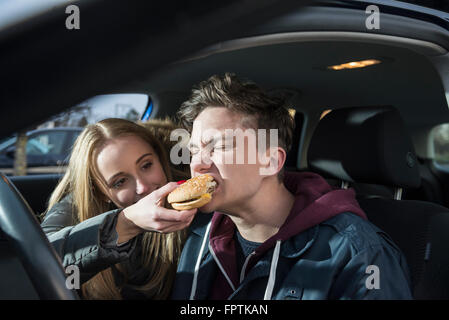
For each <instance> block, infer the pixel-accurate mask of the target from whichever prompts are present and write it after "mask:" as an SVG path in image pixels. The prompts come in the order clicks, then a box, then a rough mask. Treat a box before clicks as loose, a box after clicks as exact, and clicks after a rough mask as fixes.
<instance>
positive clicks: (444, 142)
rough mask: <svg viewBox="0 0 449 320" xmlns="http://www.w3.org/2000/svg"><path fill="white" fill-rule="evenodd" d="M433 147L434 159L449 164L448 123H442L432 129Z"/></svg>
mask: <svg viewBox="0 0 449 320" xmlns="http://www.w3.org/2000/svg"><path fill="white" fill-rule="evenodd" d="M432 137H433V148H434V151H435V161H436V162H438V163H442V164H449V123H444V124H442V125H439V126H437V127H435V128H434V129H433V132H432Z"/></svg>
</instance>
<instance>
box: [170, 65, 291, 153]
mask: <svg viewBox="0 0 449 320" xmlns="http://www.w3.org/2000/svg"><path fill="white" fill-rule="evenodd" d="M207 107H225V108H227V109H229V110H230V111H233V112H235V113H238V114H241V115H242V116H244V125H245V126H246V127H250V128H253V129H256V130H257V129H267V130H269V129H277V130H278V144H279V146H280V147H281V148H283V149H284V150H285V152H288V151H289V150H290V148H291V144H292V136H293V131H294V121H293V118H292V116H291V115H290V113H289V112H288V110H287V108H285V107H284V101H283V100H282V99H280V98H278V97H274V96H270V95H268V94H267V93H266V92H265V90H263V89H262V88H260V87H259V86H257V85H256V84H255V83H253V82H249V81H241V80H239V79H238V78H237V77H236V75H235V74H233V73H226V74H225V75H224V76H218V75H214V76H212V77H210V78H209V79H207V80H205V81H202V82H200V83H199V84H198V86H196V87H194V88H193V90H192V94H191V96H190V98H189V99H188V100H187V101H185V102H184V103H183V104H182V105H181V108H180V110H179V111H178V117H179V120H180V121H181V124H182V125H183V126H184V127H185V128H186V129H188V130H189V131H191V130H192V126H193V121H194V120H195V118H196V117H197V116H198V115H199V114H200V113H201V112H202V111H203V110H204V109H206V108H207ZM268 135H269V134H267V136H268Z"/></svg>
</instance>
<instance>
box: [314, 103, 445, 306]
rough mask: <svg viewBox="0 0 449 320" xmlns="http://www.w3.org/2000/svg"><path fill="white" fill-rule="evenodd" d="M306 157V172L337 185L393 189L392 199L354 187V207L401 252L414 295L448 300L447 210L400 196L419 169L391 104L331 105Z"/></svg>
mask: <svg viewBox="0 0 449 320" xmlns="http://www.w3.org/2000/svg"><path fill="white" fill-rule="evenodd" d="M307 157H308V163H309V168H310V170H311V171H315V172H317V173H320V174H322V175H323V176H324V177H328V178H332V179H338V180H340V181H342V187H347V186H348V185H349V184H357V183H363V184H366V185H370V184H371V185H383V186H386V187H388V188H393V189H394V190H395V192H394V198H393V199H392V198H388V197H383V196H377V195H373V194H368V193H366V192H365V193H362V194H361V193H360V192H359V193H358V201H359V203H360V206H361V207H362V208H363V210H364V211H365V212H366V214H367V216H368V218H369V220H370V221H371V222H372V223H374V224H375V225H377V226H378V227H379V228H380V229H382V230H383V231H385V232H386V233H387V234H388V235H389V236H390V237H391V238H392V239H393V240H394V242H395V243H396V244H397V245H398V246H399V248H401V250H402V251H403V253H404V255H405V256H406V259H407V262H408V265H409V268H410V271H411V281H412V293H413V296H414V298H415V299H449V209H447V208H446V207H443V206H440V205H438V204H434V203H430V202H426V201H417V200H401V192H402V189H403V188H417V187H419V185H420V173H419V168H418V161H417V158H416V155H415V152H414V147H413V144H412V140H411V138H410V136H409V135H408V133H407V131H406V128H405V125H404V123H403V121H402V119H401V116H400V114H399V112H398V111H397V110H396V109H394V108H393V107H363V108H362V107H360V108H359V107H356V108H344V109H337V110H333V111H332V112H331V113H329V114H328V115H327V116H326V117H324V118H323V119H322V120H321V121H320V123H319V124H318V126H317V128H316V129H315V132H314V134H313V136H312V140H311V143H310V146H309V149H308V155H307ZM366 190H367V189H365V191H366Z"/></svg>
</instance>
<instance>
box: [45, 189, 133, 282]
mask: <svg viewBox="0 0 449 320" xmlns="http://www.w3.org/2000/svg"><path fill="white" fill-rule="evenodd" d="M119 212H120V209H116V210H112V211H108V212H105V213H103V214H100V215H98V216H95V217H93V218H90V219H87V220H85V221H83V222H80V223H77V224H74V219H73V218H72V217H73V214H72V205H71V201H70V197H66V198H64V199H63V200H62V201H61V202H59V203H57V204H56V205H54V206H53V207H52V208H51V209H50V211H49V212H48V213H47V214H46V216H45V218H44V220H43V222H42V224H41V226H42V229H43V230H44V232H45V234H46V235H47V237H48V239H49V241H50V243H51V244H52V245H53V247H54V248H55V250H56V252H57V253H58V254H59V256H60V257H61V259H62V264H63V266H64V267H67V266H69V265H75V266H77V267H78V268H79V271H80V280H81V283H83V282H85V281H87V280H89V279H90V278H91V277H93V276H94V275H95V274H97V273H98V272H100V271H102V270H104V269H106V268H108V267H111V266H112V265H114V264H116V263H119V262H121V261H123V260H126V259H129V257H130V255H131V254H132V253H133V251H134V249H135V247H136V238H137V237H136V238H134V239H132V240H130V241H129V242H127V243H126V244H123V245H117V238H118V235H117V232H116V231H115V225H116V223H117V214H118V213H119Z"/></svg>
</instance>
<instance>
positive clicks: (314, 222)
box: [172, 173, 412, 300]
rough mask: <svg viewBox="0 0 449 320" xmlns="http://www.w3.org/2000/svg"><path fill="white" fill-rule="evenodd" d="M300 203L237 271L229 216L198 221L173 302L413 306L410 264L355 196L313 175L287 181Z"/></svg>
mask: <svg viewBox="0 0 449 320" xmlns="http://www.w3.org/2000/svg"><path fill="white" fill-rule="evenodd" d="M284 183H285V185H286V187H287V188H288V189H289V190H290V191H291V192H292V193H294V194H295V204H294V206H293V209H292V211H291V213H290V215H289V217H288V218H287V220H286V222H285V223H284V225H283V226H282V227H281V229H280V230H279V232H278V233H277V234H276V235H275V236H273V237H272V238H270V239H268V240H267V241H266V242H265V243H263V244H262V245H261V246H260V248H258V249H256V251H255V252H253V254H251V255H250V256H249V257H248V259H247V261H246V263H245V265H244V267H243V270H242V271H241V272H238V271H237V270H236V267H235V266H236V263H235V253H234V255H233V253H232V251H233V250H232V248H233V245H234V244H233V243H232V239H233V237H232V235H233V233H234V230H235V225H234V224H233V223H232V221H231V220H230V219H229V218H228V217H227V216H225V215H223V214H221V213H219V212H215V213H214V214H213V216H212V215H210V214H209V215H206V214H198V215H197V217H196V219H195V221H194V223H192V225H191V227H190V229H191V232H190V236H189V238H188V239H187V242H186V244H185V246H184V249H183V252H182V255H181V259H180V262H179V264H178V271H177V276H176V280H175V285H174V288H173V292H172V298H173V299H199V300H204V299H217V298H218V299H231V300H233V299H239V300H241V299H250V300H259V299H276V300H278V299H281V300H285V299H412V295H411V290H410V277H409V270H408V267H407V264H406V261H405V258H404V256H403V254H402V253H401V251H400V250H399V248H398V247H397V246H396V245H395V244H394V243H393V241H392V240H391V239H390V237H389V236H388V235H387V234H385V233H384V232H383V231H381V230H380V229H378V228H377V227H376V226H374V225H373V224H371V223H370V222H368V221H367V220H366V216H365V215H364V213H363V211H362V210H361V209H360V207H359V206H358V204H357V203H356V201H355V198H354V192H353V190H333V189H332V188H331V187H330V186H329V185H328V184H327V183H326V182H325V180H324V179H322V178H321V177H319V176H318V175H315V174H312V173H297V174H294V175H291V174H290V175H289V176H288V177H286V181H284Z"/></svg>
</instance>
